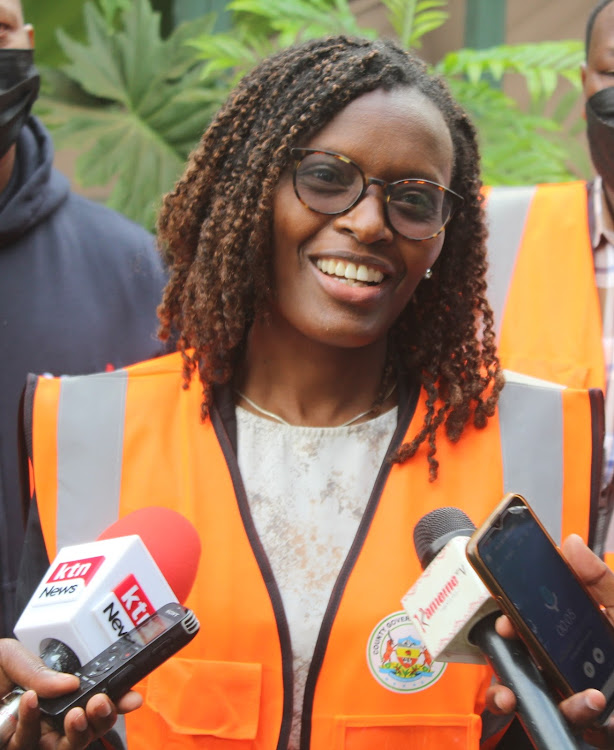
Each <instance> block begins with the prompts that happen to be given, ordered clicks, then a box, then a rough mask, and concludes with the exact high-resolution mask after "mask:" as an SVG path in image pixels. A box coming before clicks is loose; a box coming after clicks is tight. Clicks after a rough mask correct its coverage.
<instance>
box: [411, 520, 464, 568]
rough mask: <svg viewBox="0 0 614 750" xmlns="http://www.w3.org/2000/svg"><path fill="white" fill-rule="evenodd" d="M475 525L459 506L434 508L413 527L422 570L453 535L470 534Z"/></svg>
mask: <svg viewBox="0 0 614 750" xmlns="http://www.w3.org/2000/svg"><path fill="white" fill-rule="evenodd" d="M474 531H475V525H474V523H473V521H472V520H471V519H470V518H469V516H468V515H467V514H466V513H464V512H463V511H462V510H461V509H460V508H454V507H444V508H435V510H432V511H431V512H430V513H427V514H426V515H425V516H422V518H421V519H420V520H419V521H418V523H417V524H416V525H415V527H414V546H415V548H416V554H417V555H418V559H419V560H420V565H421V566H422V570H424V569H425V568H426V567H427V566H428V565H429V564H430V563H431V562H432V560H433V558H434V557H435V556H436V555H437V554H438V553H439V552H440V551H441V550H442V549H443V548H444V547H445V546H446V544H447V543H448V542H449V541H450V539H452V538H453V537H455V536H471V535H472V534H473V532H474Z"/></svg>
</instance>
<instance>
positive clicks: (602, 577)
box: [561, 534, 614, 608]
mask: <svg viewBox="0 0 614 750" xmlns="http://www.w3.org/2000/svg"><path fill="white" fill-rule="evenodd" d="M561 551H562V552H563V554H564V555H565V557H566V558H567V560H568V562H569V564H570V565H571V567H572V568H573V569H574V571H575V572H576V574H577V575H578V577H579V578H580V580H581V581H582V582H583V583H584V584H585V585H586V586H588V588H589V589H590V591H591V593H592V595H593V596H594V597H595V598H596V599H597V600H598V601H599V602H600V603H601V604H603V605H604V606H605V607H613V608H614V572H612V571H611V570H610V568H609V567H608V566H607V565H606V563H605V562H604V561H603V560H601V559H600V558H599V557H597V555H595V553H594V552H592V551H591V550H590V549H589V548H588V547H587V546H586V545H585V544H584V542H583V541H582V539H581V538H580V537H579V536H578V535H577V534H570V535H569V536H568V537H567V539H565V541H564V542H563V544H562V547H561Z"/></svg>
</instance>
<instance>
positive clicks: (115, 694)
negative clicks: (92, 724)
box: [38, 602, 200, 731]
mask: <svg viewBox="0 0 614 750" xmlns="http://www.w3.org/2000/svg"><path fill="white" fill-rule="evenodd" d="M199 628H200V625H199V622H198V620H197V618H196V615H195V614H194V613H193V612H192V611H191V610H190V609H186V608H185V607H183V606H182V605H181V604H177V603H175V602H171V603H170V604H166V605H165V606H164V607H161V608H160V609H158V610H157V611H156V612H154V614H153V615H151V616H150V617H148V618H147V620H145V621H144V622H142V623H141V624H140V625H138V626H137V627H136V628H134V630H131V631H130V632H129V633H126V634H125V635H123V636H121V638H118V639H117V640H116V641H115V642H114V643H112V644H111V645H110V646H108V647H107V648H106V649H105V650H104V651H102V652H101V653H100V654H98V656H96V657H95V658H94V659H92V660H91V661H89V662H88V663H87V664H84V665H83V666H82V667H81V668H80V669H78V670H77V671H76V672H74V673H73V674H76V675H77V677H78V678H79V680H80V681H81V684H80V686H79V688H78V689H77V690H75V691H74V692H73V693H67V694H66V695H61V696H59V697H58V698H39V700H38V703H39V706H40V709H41V711H42V713H43V714H44V715H45V718H46V719H47V721H48V722H49V723H50V724H52V725H53V726H54V727H56V728H57V729H58V730H59V731H63V727H64V717H65V716H66V714H67V712H68V711H70V709H71V708H74V707H75V706H81V707H82V708H85V704H86V703H87V702H88V700H89V699H90V698H91V697H92V696H94V695H96V694H98V693H106V694H107V695H108V696H109V698H110V699H111V700H112V701H117V700H118V698H120V697H121V696H122V695H124V693H127V692H128V690H130V688H132V687H133V686H134V685H135V684H136V683H137V682H139V680H142V679H143V677H145V676H146V675H148V674H149V673H150V672H152V671H153V670H154V669H155V668H156V667H158V666H160V664H162V663H163V662H164V661H166V660H167V659H168V658H169V656H172V655H173V654H174V653H176V652H177V651H179V649H181V648H183V646H185V645H186V644H187V643H189V642H190V641H191V640H192V638H194V636H195V635H196V633H198V630H199Z"/></svg>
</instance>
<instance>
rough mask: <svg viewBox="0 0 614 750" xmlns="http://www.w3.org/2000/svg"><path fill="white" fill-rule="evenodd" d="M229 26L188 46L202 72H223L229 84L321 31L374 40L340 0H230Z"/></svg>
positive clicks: (373, 36)
mask: <svg viewBox="0 0 614 750" xmlns="http://www.w3.org/2000/svg"><path fill="white" fill-rule="evenodd" d="M227 9H228V10H230V11H232V12H233V14H234V23H233V28H232V29H231V30H230V31H228V32H225V33H209V34H201V35H200V36H197V37H195V38H194V39H193V40H192V42H191V44H192V45H193V46H194V48H195V49H196V50H197V51H198V54H199V56H200V57H201V58H202V59H204V60H205V61H206V66H205V69H204V75H205V76H208V75H213V74H214V73H215V74H217V75H218V76H219V75H222V76H223V79H224V80H225V81H226V83H227V85H228V86H229V88H230V87H231V86H233V85H234V84H235V83H236V81H237V80H238V79H239V78H241V77H242V76H243V75H244V74H245V73H247V71H249V70H250V69H251V68H253V67H254V66H255V65H256V64H257V63H258V62H259V61H260V60H261V59H262V58H263V57H266V56H267V55H269V54H271V53H272V52H274V51H276V50H279V49H283V48H284V47H287V46H289V45H290V44H294V43H296V42H299V41H302V40H305V39H314V38H317V37H320V36H324V35H327V34H349V35H361V36H367V37H370V38H375V36H376V34H375V32H374V31H373V30H372V29H364V28H361V27H360V26H359V25H358V23H357V21H356V18H355V17H354V15H353V14H352V12H351V10H350V6H349V4H348V3H347V2H346V0H334V2H333V3H331V1H330V0H230V2H228V4H227Z"/></svg>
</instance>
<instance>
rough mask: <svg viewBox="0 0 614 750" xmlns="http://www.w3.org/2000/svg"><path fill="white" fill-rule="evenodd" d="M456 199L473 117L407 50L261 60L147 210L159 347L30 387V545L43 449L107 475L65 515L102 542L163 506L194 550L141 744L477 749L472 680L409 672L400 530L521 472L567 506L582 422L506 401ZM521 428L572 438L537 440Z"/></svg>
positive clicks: (491, 494) (410, 643)
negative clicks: (189, 531)
mask: <svg viewBox="0 0 614 750" xmlns="http://www.w3.org/2000/svg"><path fill="white" fill-rule="evenodd" d="M480 188H481V184H480V180H479V154H478V149H477V144H476V137H475V132H474V129H473V126H472V125H471V123H470V121H469V120H468V118H467V116H466V115H465V113H464V112H463V111H462V109H460V108H459V107H458V106H457V104H456V103H455V102H454V101H453V100H452V99H451V97H450V95H449V93H448V90H447V88H446V86H445V84H444V83H443V81H441V80H440V79H438V78H436V77H432V76H431V75H429V74H428V73H427V70H426V67H425V66H424V64H423V63H422V62H421V61H420V60H418V59H417V58H415V57H414V56H412V55H411V54H409V53H407V52H405V51H403V50H401V49H399V48H397V47H396V46H395V45H394V44H392V43H390V42H386V41H377V42H371V41H366V40H363V39H350V38H345V37H334V38H327V39H319V40H314V41H310V42H307V43H305V44H303V45H299V46H297V47H293V48H290V49H287V50H284V51H283V52H280V53H279V54H277V55H275V56H273V57H271V58H269V59H267V60H265V61H264V62H263V63H261V64H260V65H259V66H258V67H257V68H256V69H254V70H253V71H252V72H251V73H250V74H249V75H247V76H246V77H245V78H244V79H243V80H242V81H241V82H240V83H239V85H238V86H237V88H236V90H235V91H234V93H233V94H232V95H231V97H230V98H229V100H228V101H227V102H226V104H225V105H224V106H223V107H222V108H221V110H220V112H219V113H218V115H217V117H216V119H215V120H214V122H213V123H212V124H211V126H210V127H209V128H208V129H207V131H206V132H205V133H204V135H203V137H202V139H201V142H200V144H199V146H198V147H197V148H196V149H195V151H194V152H193V154H192V155H191V158H190V160H189V163H188V165H187V167H186V170H185V173H184V175H183V176H182V178H181V179H180V180H179V181H178V183H177V185H176V187H175V189H174V190H173V191H172V192H171V193H169V194H168V195H167V196H166V197H165V199H164V204H163V208H162V211H161V214H160V218H159V236H160V239H161V242H162V244H163V248H164V251H165V254H166V257H167V260H168V263H169V266H170V280H169V283H168V285H167V287H166V290H165V294H164V299H163V302H162V304H161V306H160V308H159V312H160V317H161V336H162V337H163V338H165V339H168V338H173V339H175V338H176V339H177V342H178V346H177V348H178V351H177V352H176V353H174V354H172V355H169V356H168V357H163V358H160V359H158V360H152V361H149V362H144V363H141V364H139V365H137V366H135V367H133V368H127V369H125V370H123V371H122V372H121V373H111V374H109V375H102V376H100V377H98V378H87V377H85V378H76V379H73V380H71V381H70V382H66V381H62V382H61V383H60V382H58V381H54V380H49V379H44V378H39V379H38V381H37V383H36V387H35V388H33V389H32V396H31V398H32V399H33V400H32V401H31V402H30V396H29V397H28V408H27V411H28V413H30V411H29V409H30V408H31V409H32V413H33V418H32V422H31V423H28V425H27V430H28V432H29V433H30V432H31V433H32V435H31V437H32V441H33V442H32V443H31V444H34V445H35V446H36V448H35V450H34V454H33V456H32V466H33V477H34V483H35V486H36V501H37V505H36V506H35V510H34V511H33V512H32V513H31V518H35V519H36V518H37V514H36V509H38V510H39V511H40V519H41V524H42V530H43V535H44V537H45V539H46V542H47V546H48V548H52V544H53V541H54V540H55V537H56V534H57V533H60V532H59V530H60V529H61V530H62V534H68V535H69V537H70V534H71V533H72V532H71V531H70V529H71V525H70V522H69V519H70V518H71V515H70V508H72V507H76V506H78V507H80V508H81V509H82V505H83V502H84V500H83V498H84V497H88V494H87V491H86V490H87V488H85V487H79V484H80V483H79V481H75V482H64V481H62V482H54V481H49V480H50V478H51V477H52V476H53V477H55V476H56V475H55V472H56V471H58V472H59V471H60V469H58V468H57V467H58V466H61V467H62V469H61V473H62V476H63V477H66V476H67V475H72V472H71V470H70V468H69V467H68V465H67V464H65V459H66V460H68V459H72V464H73V465H78V466H79V467H80V474H81V475H82V476H91V475H92V474H90V472H88V470H87V469H85V467H86V466H91V467H92V472H93V471H95V472H96V475H98V474H100V472H102V476H104V477H105V480H106V479H107V478H108V477H111V483H110V488H109V490H108V493H107V494H105V497H104V501H101V502H98V503H95V502H93V501H92V502H91V503H90V504H89V505H88V507H87V512H88V517H90V516H91V517H92V518H95V519H96V524H98V523H100V524H101V528H104V527H105V526H108V525H109V524H110V523H111V522H112V521H113V520H114V518H113V514H119V515H122V514H124V513H128V512H130V511H132V510H136V509H137V508H138V507H140V506H141V505H143V504H160V505H168V506H170V507H173V508H175V509H176V510H179V511H180V512H181V513H184V514H185V515H187V516H188V517H189V518H190V519H191V520H192V521H193V523H194V525H195V526H196V528H197V529H198V530H199V534H200V537H201V546H202V550H203V554H202V559H201V566H200V569H199V574H198V576H197V579H196V582H195V584H194V588H193V590H192V594H191V595H190V600H189V605H190V607H191V608H192V609H193V610H194V611H195V612H196V614H197V616H198V617H199V619H200V620H201V622H203V623H206V628H205V630H206V631H207V633H206V637H200V639H199V638H196V639H195V640H194V641H193V642H192V643H191V644H190V645H189V646H188V647H187V648H186V650H185V652H184V654H182V658H181V659H180V660H179V661H173V660H171V661H170V662H169V666H168V670H167V671H166V672H165V671H164V670H162V671H160V672H157V673H155V675H152V677H151V681H150V683H149V685H148V688H147V692H146V698H145V706H144V707H143V708H142V709H141V710H140V711H139V712H137V713H136V714H135V715H134V717H131V721H130V723H129V740H132V739H133V737H136V742H137V746H138V745H139V744H140V745H141V746H143V747H145V746H146V747H148V748H160V749H162V748H165V747H169V746H171V745H172V746H173V747H177V748H181V747H186V748H187V747H190V748H197V747H198V748H212V747H216V748H220V749H223V748H228V750H233V749H234V748H238V747H239V746H241V747H246V748H247V747H248V746H249V747H252V746H253V747H258V748H261V749H262V750H275V749H279V750H281V749H283V750H286V749H287V748H289V750H298V748H299V747H300V748H301V749H302V750H342V749H343V748H352V749H353V750H367V749H368V750H372V748H374V747H378V746H381V747H411V746H416V747H418V746H419V747H431V748H436V747H437V748H439V747H441V748H443V747H457V748H466V749H467V750H470V749H472V748H477V747H478V745H479V744H480V742H483V743H487V742H490V743H491V745H490V746H494V745H493V743H494V742H495V741H496V737H495V735H494V732H495V727H494V726H492V725H491V724H489V723H488V721H487V720H486V719H485V720H484V721H482V717H481V716H480V712H481V711H482V708H483V706H484V700H485V691H486V688H487V686H488V685H489V683H490V682H491V678H492V675H491V673H490V671H489V669H488V668H487V667H486V666H484V665H481V666H480V665H474V664H473V665H468V664H454V665H452V664H451V665H446V664H444V663H441V662H436V661H433V658H432V656H431V655H430V654H429V653H428V651H427V650H426V649H425V648H424V646H423V644H422V643H421V642H420V638H419V636H418V633H417V631H416V630H415V629H414V628H413V625H412V623H411V621H410V618H409V617H408V615H407V614H406V613H404V612H402V611H399V610H400V600H401V597H402V595H403V593H404V592H405V590H406V589H407V587H408V585H409V584H410V583H411V582H412V581H413V580H415V579H416V578H417V577H418V575H419V574H420V568H419V564H418V561H417V558H416V556H415V554H414V552H413V550H412V548H411V545H410V544H409V543H408V541H407V537H408V535H409V534H410V533H411V529H412V528H413V527H414V525H415V524H416V522H417V520H418V519H419V518H420V517H421V516H422V515H423V514H425V513H427V512H428V511H430V510H432V509H433V508H434V507H438V506H441V505H448V504H452V503H453V504H455V505H459V506H460V507H462V508H463V509H464V510H465V511H466V512H467V513H468V514H469V515H470V516H471V517H472V518H473V519H474V521H475V522H476V523H477V522H479V521H480V520H481V519H482V518H484V517H485V516H486V514H487V512H488V511H489V510H490V508H491V507H492V506H493V505H494V504H495V502H496V501H497V500H498V499H499V497H500V496H501V495H502V493H503V490H504V486H505V485H508V484H510V483H511V485H512V486H515V485H514V482H515V481H516V480H517V479H518V477H520V478H521V479H522V483H523V487H522V489H524V490H525V493H526V494H528V495H530V494H531V492H530V489H528V488H527V487H526V481H527V477H528V478H529V479H530V483H531V486H532V483H535V486H536V487H540V488H541V489H543V488H546V490H544V492H543V495H544V498H545V500H544V501H545V502H546V503H547V505H548V508H549V512H550V513H551V514H552V516H553V517H554V518H555V519H556V520H557V521H559V522H560V519H561V515H562V507H563V505H564V500H565V499H566V496H565V493H564V492H563V491H562V490H561V487H567V482H568V481H569V482H570V486H572V487H575V488H576V493H575V495H574V498H573V508H574V512H576V513H577V514H578V515H579V516H581V517H585V518H586V519H588V517H589V506H590V502H591V499H592V498H591V495H590V482H585V481H584V480H585V479H586V477H587V476H588V475H589V474H590V461H591V451H590V450H587V449H586V444H587V443H590V437H589V438H586V436H587V435H590V426H589V428H588V430H586V429H584V430H583V429H580V428H586V427H587V423H588V424H589V425H590V420H591V414H592V412H591V408H590V406H591V405H590V401H589V399H588V397H587V396H586V394H584V393H579V392H567V391H566V392H565V393H564V395H563V394H562V393H561V391H560V389H550V388H549V387H548V386H547V384H546V385H544V384H542V385H540V387H539V388H537V387H536V386H534V385H531V384H529V383H526V382H522V383H521V382H516V380H515V379H514V377H511V378H510V380H509V381H508V382H507V384H506V388H505V390H502V388H503V382H504V381H503V375H502V373H501V369H500V366H499V362H498V359H497V356H496V352H495V346H494V336H493V317H492V312H491V310H490V308H489V306H488V303H487V302H486V298H485V290H486V282H485V272H486V260H485V250H484V239H485V235H486V231H485V226H484V219H483V211H482V202H481V198H480ZM106 388H110V389H111V390H112V391H113V393H114V396H113V398H112V399H111V398H110V395H109V393H108V392H106V395H105V394H103V392H102V390H100V389H106ZM34 394H36V398H35V399H34ZM77 394H78V395H77ZM508 394H509V395H508ZM101 403H103V404H105V407H104V409H99V410H98V413H97V414H96V415H94V414H93V413H90V412H93V409H91V410H90V409H87V414H84V413H83V404H92V405H93V404H101ZM113 404H115V406H113ZM60 405H61V414H62V419H61V420H60V419H59V418H58V417H59V410H60ZM538 407H539V408H538ZM572 408H573V409H574V411H573V415H574V416H573V419H575V420H576V422H575V423H574V421H573V419H572V418H571V417H569V419H572V421H569V419H568V414H567V410H568V409H572ZM544 409H545V411H544ZM546 412H547V413H546ZM70 414H73V415H74V416H75V419H74V420H71V419H69V418H68V417H69V415H70ZM518 414H521V415H522V419H521V420H520V421H519V420H518V419H517V415H518ZM563 417H565V418H563ZM50 423H53V424H58V425H59V434H58V435H57V439H58V443H57V446H56V444H55V437H56V434H55V433H54V434H53V435H50V434H48V433H47V431H46V429H45V425H49V424H50ZM118 424H119V425H121V426H122V429H121V430H118ZM544 424H547V425H557V424H558V425H565V426H566V427H569V428H570V429H571V432H570V433H569V434H568V433H567V432H563V431H562V430H560V431H557V428H555V427H552V428H551V433H552V434H551V435H549V437H548V439H547V440H544V439H541V438H540V435H541V433H540V432H539V430H538V429H537V427H538V426H541V425H544ZM65 431H66V433H70V434H65ZM75 432H76V434H74V433H75ZM86 432H87V435H86V434H85V433H86ZM118 435H119V436H118ZM90 436H91V439H90ZM94 436H95V439H94ZM582 439H584V443H583V450H582V451H581V452H580V451H578V454H579V455H580V458H579V459H578V460H577V461H575V462H573V463H571V462H567V461H565V460H564V457H566V456H569V455H572V454H573V450H572V447H573V446H572V445H568V443H567V441H573V440H577V441H580V440H582ZM70 446H73V448H71V447H70ZM74 446H78V451H79V456H78V460H76V462H75V461H74V459H75V458H76V456H74V455H73V450H74ZM103 446H104V447H105V450H104V451H101V448H102V447H103ZM553 446H554V448H552V447H553ZM106 448H109V450H106ZM551 448H552V455H550V454H548V456H546V455H544V454H543V451H544V450H550V449H551ZM101 453H104V454H105V455H104V456H101ZM527 455H529V456H531V459H532V460H531V461H527V460H526V456H527ZM105 456H108V463H106V459H105ZM117 456H121V457H122V459H121V461H120V462H118V461H117V460H116V457H117ZM118 463H119V465H118ZM527 463H530V464H531V465H530V467H529V468H528V469H527V467H526V464H527ZM476 477H480V480H479V482H478V481H476ZM559 480H560V481H559ZM578 488H582V489H578ZM56 490H57V491H56ZM109 495H110V497H109ZM63 538H64V541H66V537H63ZM29 539H30V544H31V549H33V548H34V549H35V548H36V546H37V543H36V524H35V522H34V521H33V522H32V523H31V529H30V534H29ZM40 544H41V543H40V540H39V542H38V545H39V547H40ZM32 578H33V580H32V581H30V582H29V584H25V585H34V584H35V583H36V582H37V580H38V579H37V578H36V577H35V576H33V577H32ZM497 728H499V727H497Z"/></svg>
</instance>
